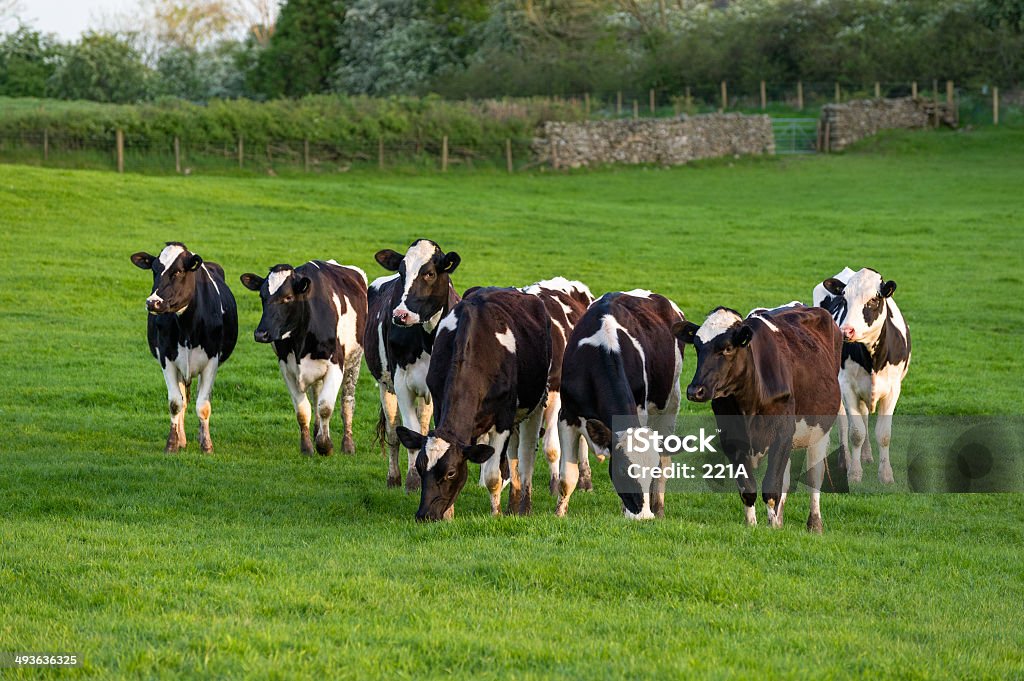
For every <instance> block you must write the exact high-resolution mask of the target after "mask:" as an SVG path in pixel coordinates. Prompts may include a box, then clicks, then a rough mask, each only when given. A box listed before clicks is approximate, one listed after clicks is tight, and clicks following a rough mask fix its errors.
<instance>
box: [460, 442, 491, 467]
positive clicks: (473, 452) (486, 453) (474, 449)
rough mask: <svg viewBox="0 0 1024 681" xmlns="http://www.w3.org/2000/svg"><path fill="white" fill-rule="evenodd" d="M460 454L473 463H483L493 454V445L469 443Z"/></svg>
mask: <svg viewBox="0 0 1024 681" xmlns="http://www.w3.org/2000/svg"><path fill="white" fill-rule="evenodd" d="M462 454H463V456H465V457H466V458H467V459H469V460H470V461H472V462H473V463H483V462H485V461H487V460H488V459H489V458H491V457H492V456H494V447H492V446H490V445H470V446H469V447H466V448H465V449H463V450H462Z"/></svg>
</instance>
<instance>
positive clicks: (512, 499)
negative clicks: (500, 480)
mask: <svg viewBox="0 0 1024 681" xmlns="http://www.w3.org/2000/svg"><path fill="white" fill-rule="evenodd" d="M522 503H523V492H522V490H521V489H516V488H515V487H513V488H512V489H510V490H509V492H508V511H506V513H507V514H508V515H517V514H518V513H519V509H520V508H521V506H522Z"/></svg>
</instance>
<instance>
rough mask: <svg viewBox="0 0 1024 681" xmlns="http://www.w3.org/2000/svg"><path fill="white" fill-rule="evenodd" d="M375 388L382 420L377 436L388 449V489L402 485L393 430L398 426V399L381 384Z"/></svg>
mask: <svg viewBox="0 0 1024 681" xmlns="http://www.w3.org/2000/svg"><path fill="white" fill-rule="evenodd" d="M377 388H378V389H379V390H380V408H381V416H380V418H381V419H382V420H383V423H381V424H380V426H379V430H378V436H379V437H381V439H382V440H383V443H386V445H387V448H388V487H398V486H400V485H401V484H402V472H401V471H400V470H399V469H398V454H399V451H400V448H401V445H400V444H399V442H398V433H397V432H396V430H395V427H396V426H397V425H398V398H397V397H396V396H395V394H394V393H393V392H389V391H388V389H387V388H386V387H384V384H383V383H378V384H377Z"/></svg>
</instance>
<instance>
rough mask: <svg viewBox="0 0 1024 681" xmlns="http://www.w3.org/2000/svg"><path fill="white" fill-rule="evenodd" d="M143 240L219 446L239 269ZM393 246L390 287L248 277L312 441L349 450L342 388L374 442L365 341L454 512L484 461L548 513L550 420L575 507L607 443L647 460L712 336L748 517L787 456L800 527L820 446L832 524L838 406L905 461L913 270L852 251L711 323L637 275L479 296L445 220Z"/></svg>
mask: <svg viewBox="0 0 1024 681" xmlns="http://www.w3.org/2000/svg"><path fill="white" fill-rule="evenodd" d="M131 260H132V262H133V263H134V264H135V265H136V266H138V267H139V268H141V269H146V270H151V271H152V274H153V288H152V292H151V294H150V296H149V297H148V298H147V299H146V307H147V309H148V311H149V320H148V338H149V347H150V351H151V352H152V354H153V356H154V357H155V358H156V359H157V360H158V361H159V363H160V366H161V368H162V370H163V374H164V380H165V381H166V384H167V393H168V403H169V410H170V420H171V423H170V432H169V434H168V436H167V446H166V451H167V452H175V451H177V450H179V449H181V448H183V447H185V444H186V437H185V410H186V407H187V403H188V400H189V398H190V397H191V385H192V381H193V379H195V380H196V381H197V384H198V385H197V392H196V394H195V408H196V414H197V415H198V417H199V445H200V447H201V448H202V450H203V451H204V452H211V451H212V450H213V441H212V440H211V438H210V426H209V419H210V409H211V407H210V395H211V392H212V389H213V383H214V380H215V378H216V374H217V369H218V368H219V366H220V365H221V364H223V363H224V362H225V361H227V359H228V358H229V357H230V355H231V353H232V350H233V349H234V347H235V342H236V340H237V336H238V313H237V308H236V305H235V300H234V297H233V296H232V293H231V290H230V289H229V288H228V286H227V283H226V282H225V278H224V270H223V268H221V267H220V266H219V265H217V264H216V263H213V262H209V261H204V260H203V258H202V257H200V256H199V255H197V254H195V253H192V252H191V251H189V250H188V248H187V247H186V246H185V245H184V244H182V243H179V242H170V243H168V244H167V245H166V247H165V248H163V250H162V251H161V252H160V254H159V255H157V256H153V255H150V254H148V253H136V254H134V255H133V256H132V257H131ZM376 260H377V262H378V263H379V264H380V265H381V266H382V267H383V268H384V269H386V270H388V271H390V272H392V273H393V274H390V275H388V276H383V277H380V278H378V279H376V280H375V281H373V282H372V283H370V284H369V285H368V284H367V278H366V274H365V273H364V272H363V271H362V270H361V269H359V268H358V267H355V266H351V265H339V264H338V263H336V262H335V261H333V260H327V261H323V260H312V261H310V262H308V263H306V264H304V265H300V266H299V267H292V266H290V265H276V266H274V267H272V268H271V269H270V271H269V273H268V274H267V276H266V277H261V276H259V275H256V274H251V273H247V274H243V275H242V276H241V282H242V284H243V285H244V286H245V287H246V288H247V289H249V290H251V291H255V292H257V293H258V294H259V296H260V299H261V302H262V305H263V315H262V317H261V319H260V322H259V325H258V326H257V327H256V330H255V331H254V332H253V338H254V340H255V341H256V342H258V343H270V344H271V345H273V347H274V352H275V354H276V355H277V359H278V364H279V365H280V369H281V375H282V377H283V378H284V382H285V385H286V386H287V387H288V391H289V393H290V394H291V398H292V403H293V405H294V408H295V416H296V419H297V421H298V425H299V441H300V449H301V450H302V452H303V453H304V454H311V453H312V452H313V450H314V449H315V450H316V451H317V452H319V453H320V454H323V455H327V454H330V453H331V452H332V450H333V441H332V439H331V432H330V423H331V416H332V415H333V413H334V409H335V406H336V404H337V400H338V393H339V392H341V396H342V420H343V427H344V436H343V440H342V450H343V451H345V452H346V453H352V452H354V451H355V442H354V440H353V437H352V423H353V413H354V409H355V389H356V382H357V379H358V376H359V370H360V365H361V362H362V359H363V357H364V356H365V358H366V364H367V366H368V367H369V369H370V373H371V374H373V378H374V379H375V380H376V381H377V385H378V387H379V390H380V417H379V420H378V428H377V436H378V438H379V439H380V441H381V443H382V445H383V446H384V447H386V448H387V451H388V473H387V484H388V486H391V487H393V486H399V485H401V484H402V471H401V466H400V460H399V459H400V445H402V446H404V447H405V448H406V449H407V450H408V460H407V470H406V472H405V488H406V490H407V491H415V490H417V489H418V490H419V491H420V505H419V509H418V510H417V512H416V518H417V519H418V520H438V519H442V518H451V517H452V516H453V514H454V508H455V500H456V498H457V496H458V495H459V493H460V491H461V490H462V488H463V486H464V485H465V483H466V480H467V478H468V476H469V467H468V465H467V464H468V462H470V461H472V462H474V463H477V464H480V484H481V485H482V486H484V487H485V488H487V490H488V491H489V492H490V496H491V511H492V512H493V513H495V514H499V513H500V512H501V511H500V508H501V494H502V490H503V489H504V488H505V487H506V486H508V487H509V488H510V491H509V500H508V511H509V512H510V513H519V514H526V513H529V512H530V511H531V508H532V481H533V473H534V463H535V460H536V452H537V445H538V442H539V441H541V440H542V446H543V451H544V454H545V456H546V457H547V460H548V465H549V469H550V491H551V493H552V494H553V495H555V496H557V499H558V501H557V504H556V514H557V515H559V516H561V515H564V514H565V513H566V511H567V508H568V504H569V499H570V497H571V495H572V493H573V491H574V490H575V489H576V487H577V486H579V487H580V488H581V489H590V488H591V480H590V476H591V474H590V467H589V455H588V452H589V451H590V450H593V451H594V453H595V454H596V455H597V456H598V457H599V459H601V460H603V459H604V458H606V457H612V460H613V461H615V460H616V458H617V457H626V458H627V459H628V458H629V457H630V456H631V454H632V452H630V451H629V450H630V447H631V446H632V445H631V442H632V441H633V438H632V436H630V437H627V433H630V434H632V433H634V432H636V431H637V430H639V429H649V430H650V431H652V432H656V433H671V432H673V430H674V429H675V425H676V415H677V413H678V411H679V405H680V400H681V391H680V387H679V376H680V373H681V371H682V367H683V353H684V348H685V346H686V345H692V346H693V347H694V349H695V351H696V354H697V366H696V370H695V374H694V377H693V380H692V381H691V382H690V384H689V386H688V387H687V390H686V397H687V398H688V399H689V400H692V401H695V402H707V401H710V402H711V407H712V411H713V412H714V414H715V417H716V419H717V420H718V425H719V429H720V433H721V438H720V440H721V443H722V448H723V449H724V453H725V455H726V457H728V459H729V461H730V462H731V463H733V464H736V465H737V469H738V470H741V471H743V472H741V473H740V474H739V475H737V476H736V480H737V483H738V486H739V489H740V496H741V498H742V500H743V504H744V507H745V512H746V519H747V522H748V523H750V524H756V523H757V517H756V512H755V502H756V499H757V482H756V480H755V478H754V476H753V473H752V471H753V469H754V468H755V467H756V465H757V463H758V462H759V461H760V460H761V459H762V458H766V460H767V470H766V473H765V476H764V479H763V481H762V485H761V492H762V497H763V500H764V502H765V505H766V511H767V516H768V522H769V524H770V525H772V526H774V527H779V526H781V525H782V512H783V507H784V505H785V501H786V490H787V489H788V487H789V467H790V466H789V462H790V452H791V451H792V450H793V449H800V448H805V449H807V453H808V456H807V462H808V471H809V473H810V474H811V477H810V478H809V479H810V480H811V481H812V484H811V488H812V491H811V507H810V515H809V517H808V520H807V527H808V529H810V530H812V531H817V532H820V531H821V527H822V525H821V514H820V507H819V496H820V493H819V491H818V490H819V489H820V481H821V474H822V469H823V466H824V459H825V455H826V450H827V448H828V443H829V433H830V431H831V429H832V426H833V424H834V422H835V421H837V420H838V421H839V424H840V438H839V441H840V450H841V453H842V455H841V456H840V457H839V462H840V466H843V465H845V466H846V468H847V474H848V478H849V480H850V481H853V482H856V481H859V480H860V479H861V476H862V468H861V462H862V461H864V462H870V461H872V454H871V445H870V443H869V438H868V436H867V428H868V415H869V414H870V413H872V412H875V411H877V412H878V418H877V424H876V433H875V434H876V440H877V444H878V453H879V469H878V476H879V479H880V480H881V481H882V482H892V480H893V473H892V467H891V465H890V463H889V442H890V433H891V428H892V414H893V411H894V410H895V407H896V402H897V400H898V399H899V395H900V386H901V383H902V380H903V377H904V376H905V375H906V372H907V367H908V365H909V363H910V335H909V333H908V330H907V325H906V322H905V321H904V319H903V316H902V314H901V313H900V310H899V308H898V307H897V306H896V303H895V301H894V300H893V298H892V294H893V292H894V291H895V289H896V283H895V282H893V281H887V280H885V279H883V278H882V277H881V276H880V275H879V273H878V272H876V271H875V270H872V269H862V270H860V271H858V272H854V271H852V270H850V269H848V268H845V269H843V271H842V272H840V273H838V274H837V275H835V276H834V277H830V278H828V279H825V280H823V281H821V282H820V283H819V284H818V285H817V286H816V287H815V288H814V293H813V303H814V307H807V306H804V305H802V304H800V303H797V302H794V303H790V304H788V305H785V306H782V307H778V308H774V309H767V308H757V309H755V310H753V311H752V312H751V313H750V314H748V315H747V316H746V317H744V316H742V315H741V314H739V313H738V312H736V311H735V310H732V309H730V308H726V307H719V308H716V309H714V310H712V312H711V313H710V314H709V315H708V316H707V318H706V319H705V320H704V322H703V324H701V325H697V324H695V323H693V322H690V321H688V320H687V319H686V317H685V316H684V315H683V312H682V311H681V310H680V309H679V307H677V306H676V304H675V303H673V302H672V301H671V300H669V299H667V298H665V297H664V296H661V295H658V294H656V293H652V292H650V291H647V290H641V289H636V290H632V291H622V292H612V293H606V294H604V295H603V296H601V297H600V298H598V299H596V300H595V299H594V296H593V295H592V294H591V292H590V290H589V289H588V288H587V287H586V286H585V285H584V284H582V283H580V282H578V281H570V280H568V279H565V278H563V277H556V278H554V279H551V280H547V281H541V282H538V283H536V284H533V285H531V286H527V287H524V288H518V289H517V288H494V287H475V288H471V289H469V290H467V291H466V292H465V293H464V294H463V296H462V297H461V298H460V296H459V295H458V294H457V293H456V290H455V287H454V286H453V284H452V281H451V275H452V273H453V272H454V271H455V270H456V268H457V267H458V266H459V262H460V257H459V255H458V254H457V253H455V252H448V253H445V252H443V251H442V250H441V248H440V247H439V246H438V245H437V244H436V243H435V242H433V241H430V240H427V239H419V240H417V241H415V242H414V243H413V244H412V245H411V246H410V247H409V249H408V250H407V251H406V252H405V253H404V254H402V253H398V252H396V251H393V250H382V251H380V252H378V253H377V254H376ZM764 417H769V418H764ZM431 425H433V427H431ZM311 427H312V431H311V430H310V428H311ZM613 429H614V430H613ZM848 440H849V443H850V444H852V448H851V447H850V446H849V445H848ZM661 461H662V463H663V464H666V465H667V464H668V460H667V458H662V460H661ZM741 464H742V466H740V465H741ZM815 483H817V484H815ZM617 491H618V492H619V496H620V497H621V499H622V510H623V513H624V514H625V515H626V516H627V517H629V518H635V519H646V518H653V517H657V516H662V515H663V514H664V507H665V479H664V477H660V478H658V477H657V476H655V477H654V479H653V480H650V479H648V480H645V481H644V482H643V483H642V484H641V485H640V486H639V487H637V488H635V489H634V488H630V489H619V488H618V486H617Z"/></svg>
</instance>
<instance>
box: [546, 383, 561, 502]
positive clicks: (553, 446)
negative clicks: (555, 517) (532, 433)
mask: <svg viewBox="0 0 1024 681" xmlns="http://www.w3.org/2000/svg"><path fill="white" fill-rule="evenodd" d="M561 408H562V394H561V393H560V392H559V391H557V390H551V391H549V392H548V401H547V402H546V403H545V404H544V455H545V456H546V457H547V459H548V471H549V472H550V477H549V478H548V491H549V492H550V493H551V495H552V496H555V495H557V494H558V475H559V470H560V468H559V463H558V459H559V458H560V457H561V455H562V449H561V446H560V445H559V442H558V411H559V409H561Z"/></svg>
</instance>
